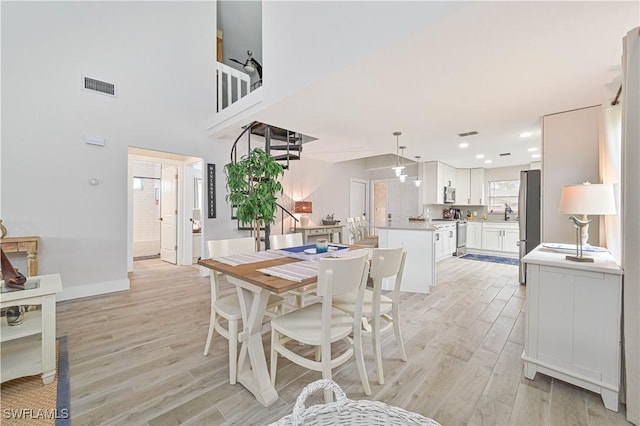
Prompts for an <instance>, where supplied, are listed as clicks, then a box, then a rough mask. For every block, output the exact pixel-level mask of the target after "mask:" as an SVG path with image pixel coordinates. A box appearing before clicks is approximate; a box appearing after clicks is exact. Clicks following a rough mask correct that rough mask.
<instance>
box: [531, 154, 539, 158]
mask: <svg viewBox="0 0 640 426" xmlns="http://www.w3.org/2000/svg"><path fill="white" fill-rule="evenodd" d="M531 158H540V154H533V155H532V156H531Z"/></svg>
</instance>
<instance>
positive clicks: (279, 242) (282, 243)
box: [269, 232, 316, 308]
mask: <svg viewBox="0 0 640 426" xmlns="http://www.w3.org/2000/svg"><path fill="white" fill-rule="evenodd" d="M301 245H303V242H302V234H301V233H299V232H298V233H295V234H282V235H269V247H270V248H271V249H273V250H278V249H283V248H288V247H299V246H301ZM315 288H316V285H315V284H310V285H307V286H304V287H300V288H299V289H295V290H289V291H287V292H286V293H285V294H290V295H292V296H295V298H296V307H297V308H302V307H304V297H305V296H308V295H310V294H312V293H313V292H314V291H315Z"/></svg>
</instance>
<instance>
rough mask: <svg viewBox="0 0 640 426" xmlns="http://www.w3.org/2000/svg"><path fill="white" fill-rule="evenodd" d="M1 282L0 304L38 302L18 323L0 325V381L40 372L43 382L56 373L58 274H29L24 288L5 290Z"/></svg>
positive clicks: (59, 286) (32, 303)
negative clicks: (40, 307)
mask: <svg viewBox="0 0 640 426" xmlns="http://www.w3.org/2000/svg"><path fill="white" fill-rule="evenodd" d="M1 283H2V293H0V307H2V308H7V307H9V306H16V305H41V306H42V309H40V310H37V311H31V312H26V313H25V314H24V320H23V322H22V324H20V325H15V326H10V325H9V324H8V323H7V321H6V319H2V323H1V324H0V332H1V334H0V357H1V362H2V369H1V372H0V376H1V377H0V381H2V382H6V381H7V380H13V379H16V378H18V377H24V376H33V375H35V374H42V382H43V383H44V384H48V383H51V382H52V381H53V379H54V376H55V374H56V293H59V292H60V291H62V282H61V280H60V274H51V275H40V276H35V277H29V278H28V279H27V283H26V287H27V288H26V289H25V290H13V289H9V290H8V291H7V289H6V288H5V286H4V281H1Z"/></svg>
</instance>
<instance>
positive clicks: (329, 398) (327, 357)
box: [316, 344, 333, 403]
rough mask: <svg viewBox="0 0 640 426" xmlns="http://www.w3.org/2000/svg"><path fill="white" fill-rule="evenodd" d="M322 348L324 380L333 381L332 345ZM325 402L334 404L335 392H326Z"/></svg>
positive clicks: (326, 390)
mask: <svg viewBox="0 0 640 426" xmlns="http://www.w3.org/2000/svg"><path fill="white" fill-rule="evenodd" d="M321 348H322V349H321V352H322V359H321V361H320V363H321V365H322V378H323V379H328V380H331V377H332V376H331V344H327V345H323V346H322V347H321ZM316 354H317V352H316ZM324 402H325V403H329V402H333V392H332V391H331V390H329V389H325V390H324Z"/></svg>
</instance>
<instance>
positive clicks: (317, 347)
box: [315, 346, 322, 362]
mask: <svg viewBox="0 0 640 426" xmlns="http://www.w3.org/2000/svg"><path fill="white" fill-rule="evenodd" d="M315 359H316V361H318V362H320V360H321V359H322V352H321V351H320V346H316V358H315Z"/></svg>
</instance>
